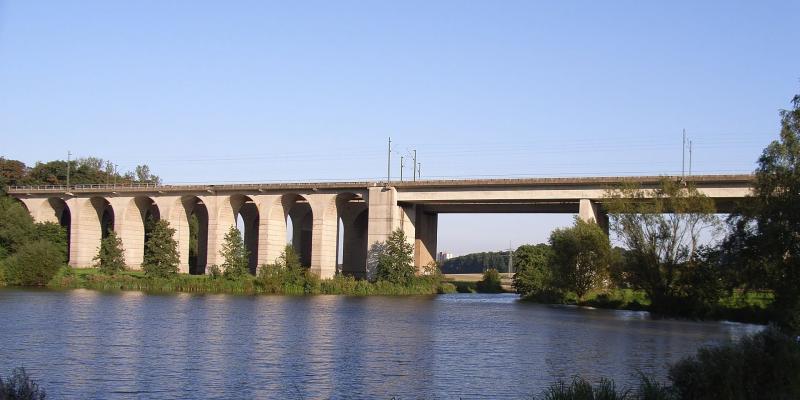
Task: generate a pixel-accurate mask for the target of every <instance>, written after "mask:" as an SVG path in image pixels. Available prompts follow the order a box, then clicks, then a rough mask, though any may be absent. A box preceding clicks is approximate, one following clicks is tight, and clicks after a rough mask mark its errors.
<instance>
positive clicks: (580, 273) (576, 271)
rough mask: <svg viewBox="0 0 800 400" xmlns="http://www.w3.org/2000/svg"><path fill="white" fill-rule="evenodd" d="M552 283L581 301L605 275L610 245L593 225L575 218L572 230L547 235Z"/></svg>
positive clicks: (604, 235) (561, 230)
mask: <svg viewBox="0 0 800 400" xmlns="http://www.w3.org/2000/svg"><path fill="white" fill-rule="evenodd" d="M550 246H551V247H552V251H553V256H552V257H551V265H552V269H553V273H554V277H555V279H554V282H555V283H556V285H557V286H558V287H559V288H561V289H562V290H571V291H573V292H575V293H576V294H577V295H578V299H579V300H582V299H583V296H584V295H586V293H587V292H589V290H591V289H593V288H595V287H597V286H598V285H599V284H600V283H601V281H602V280H603V278H605V277H606V276H607V275H608V264H609V260H610V253H611V244H610V242H609V240H608V237H607V236H606V234H605V233H604V232H603V230H602V229H601V228H600V227H599V226H598V225H597V224H595V223H594V222H584V221H583V220H581V219H580V218H575V224H574V225H573V226H572V227H571V228H565V229H556V230H554V231H553V232H552V233H551V234H550Z"/></svg>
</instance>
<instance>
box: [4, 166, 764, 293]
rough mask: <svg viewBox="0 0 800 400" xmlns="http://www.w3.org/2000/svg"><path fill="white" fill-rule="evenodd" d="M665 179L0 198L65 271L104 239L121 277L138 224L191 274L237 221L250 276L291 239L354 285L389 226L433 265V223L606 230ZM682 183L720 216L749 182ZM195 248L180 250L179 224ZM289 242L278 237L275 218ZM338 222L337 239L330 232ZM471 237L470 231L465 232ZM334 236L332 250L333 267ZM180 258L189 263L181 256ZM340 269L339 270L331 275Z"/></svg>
mask: <svg viewBox="0 0 800 400" xmlns="http://www.w3.org/2000/svg"><path fill="white" fill-rule="evenodd" d="M663 178H665V177H659V176H639V177H589V178H585V177H584V178H531V179H483V180H475V179H472V180H424V181H416V182H409V181H405V182H396V181H395V182H390V183H388V184H387V183H386V182H320V183H265V184H225V185H152V184H135V185H71V186H70V187H65V186H27V187H17V186H12V187H9V188H8V193H9V194H10V195H11V196H13V197H14V198H16V199H19V200H20V201H21V202H22V203H23V204H24V205H25V207H26V208H27V210H28V211H29V212H30V214H31V215H32V216H33V218H34V220H36V221H37V222H41V221H50V222H55V223H60V224H62V225H63V226H65V227H66V228H67V232H68V236H69V264H70V265H71V266H75V267H83V266H89V265H91V264H92V258H93V257H94V256H95V255H96V254H97V249H98V247H99V245H100V241H101V239H102V238H103V237H104V236H105V235H106V234H107V233H108V232H110V231H112V230H113V231H115V232H116V233H117V234H118V236H119V237H120V239H121V240H122V243H123V247H124V248H125V260H126V262H127V264H128V266H129V267H130V268H131V269H139V268H140V264H141V262H142V258H143V255H144V241H145V235H146V232H145V221H147V219H148V218H154V219H165V220H167V221H169V223H170V225H171V226H172V227H173V228H174V229H175V230H176V238H175V239H176V241H177V242H178V252H179V255H180V271H181V272H187V273H193V274H202V273H205V271H206V266H209V265H213V264H218V265H219V264H222V261H223V260H222V259H221V257H220V254H219V250H220V246H221V244H222V241H223V238H224V236H225V233H226V232H227V231H228V229H229V228H230V227H231V226H232V225H235V224H236V219H237V216H240V217H241V219H242V221H243V222H244V227H245V229H244V240H245V244H246V245H247V248H248V250H249V251H250V253H251V256H250V268H251V271H255V268H256V266H258V265H261V264H265V263H272V262H274V261H275V259H276V258H277V257H278V256H279V255H280V253H281V251H282V250H283V248H284V246H285V245H286V244H287V237H289V236H291V242H292V245H293V246H294V247H295V249H297V251H298V254H299V255H300V258H301V262H302V263H303V264H304V265H307V266H309V267H310V268H311V270H312V271H314V272H316V273H318V274H319V275H320V276H321V277H323V278H328V277H331V276H333V275H334V274H336V273H337V269H338V272H342V273H344V274H350V275H354V276H358V277H361V276H364V275H365V274H366V271H367V264H368V262H369V258H370V257H369V252H370V247H371V245H372V244H374V243H376V242H381V241H383V240H385V239H386V238H387V237H388V236H389V234H391V232H392V231H393V230H395V229H397V228H401V229H403V230H404V231H405V232H406V234H407V236H408V238H409V241H413V244H414V262H415V265H416V266H417V267H421V266H424V265H426V264H428V263H429V262H430V261H433V260H434V259H435V255H436V236H437V221H438V214H440V213H519V212H523V213H574V214H578V216H579V217H580V218H582V219H584V220H587V221H588V220H594V221H596V222H598V223H599V224H600V225H601V226H603V225H605V226H606V229H607V221H608V218H607V215H606V214H605V211H604V209H603V198H604V196H605V193H606V191H607V190H608V189H610V188H613V187H617V186H619V185H620V184H623V183H635V184H638V185H640V186H641V187H643V188H654V187H656V186H657V185H658V183H659V181H660V180H661V179H663ZM667 178H669V179H684V180H685V181H688V182H692V183H693V184H695V185H696V186H697V187H698V189H699V190H700V191H701V192H702V193H704V194H705V195H707V196H709V197H711V198H713V199H714V201H715V204H716V206H717V210H718V211H719V212H729V211H730V210H731V208H732V207H733V205H734V204H735V202H736V201H737V200H739V199H741V198H743V197H744V196H746V195H747V194H749V193H750V186H751V184H752V181H753V177H752V176H751V175H695V176H690V177H684V178H680V177H667ZM193 216H194V217H196V218H197V221H198V224H197V225H198V226H197V228H196V229H197V243H196V244H193V247H194V248H193V249H192V251H190V220H193V219H194V218H193ZM288 219H291V221H292V224H291V226H292V232H291V233H288V232H287V229H288V228H287V226H288V223H287V220H288ZM340 220H341V222H342V226H343V229H342V230H340V229H339V221H340ZM475 228H476V229H480V227H475ZM340 238H341V242H342V243H343V251H342V257H341V259H338V248H337V247H338V243H339V240H340ZM190 255H191V256H190ZM339 266H340V268H339Z"/></svg>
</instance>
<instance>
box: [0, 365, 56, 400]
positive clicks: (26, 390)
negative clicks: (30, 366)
mask: <svg viewBox="0 0 800 400" xmlns="http://www.w3.org/2000/svg"><path fill="white" fill-rule="evenodd" d="M45 397H46V393H45V391H44V389H41V388H39V385H38V384H37V383H36V382H35V381H34V380H33V379H31V377H30V376H29V375H28V373H27V372H25V368H15V369H14V371H12V372H11V377H10V378H8V380H4V379H3V377H2V376H0V399H2V400H44V399H45Z"/></svg>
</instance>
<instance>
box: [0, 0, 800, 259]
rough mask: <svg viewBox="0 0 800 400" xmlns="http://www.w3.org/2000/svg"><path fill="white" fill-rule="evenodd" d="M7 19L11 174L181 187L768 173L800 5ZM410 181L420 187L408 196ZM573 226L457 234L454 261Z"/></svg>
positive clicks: (0, 25) (449, 232) (793, 69)
mask: <svg viewBox="0 0 800 400" xmlns="http://www.w3.org/2000/svg"><path fill="white" fill-rule="evenodd" d="M697 3H701V2H693V1H692V2H658V3H657V2H641V1H619V2H595V1H585V2H583V1H581V2H577V1H576V2H534V1H519V2H516V1H503V2H489V1H483V2H477V1H476V2H465V1H436V2H434V1H419V2H416V1H402V2H399V1H397V2H388V1H387V2H361V1H359V2H346V1H338V2H330V1H325V2H323V1H320V2H264V1H252V2H248V1H236V2H222V1H217V2H203V1H136V2H121V1H114V2H112V1H75V2H65V1H50V2H48V1H41V2H30V1H2V0H0V155H2V156H5V157H9V158H14V159H20V160H23V161H25V162H26V163H30V164H32V163H34V162H35V161H37V160H52V159H58V158H65V157H66V153H67V151H68V150H70V151H72V153H73V154H75V155H77V156H89V155H93V156H98V157H102V158H106V159H110V160H113V161H115V162H116V163H118V164H119V165H120V168H121V169H123V170H127V169H132V168H133V167H134V166H135V165H136V164H141V163H147V164H149V165H150V166H151V168H152V169H153V171H154V172H155V173H156V174H158V175H160V176H161V177H162V178H163V179H164V180H165V182H167V183H184V182H221V181H226V182H232V181H237V182H243V181H247V182H253V181H258V182H269V181H278V180H323V179H325V180H356V179H358V180H363V179H385V174H386V140H387V137H388V136H392V139H393V141H394V142H395V149H396V153H395V155H394V157H395V160H397V161H398V162H395V163H394V164H395V165H394V166H393V168H394V175H395V176H398V175H399V156H400V155H401V154H407V153H408V152H409V150H411V149H417V151H418V154H419V161H420V162H421V163H422V176H423V178H436V177H479V176H575V175H620V174H622V175H632V174H668V173H675V172H678V171H680V169H681V130H682V129H686V131H687V133H688V135H689V137H690V138H691V139H692V140H693V143H694V157H693V169H694V171H695V172H697V173H735V172H749V171H751V170H752V169H753V167H754V161H755V159H756V158H757V156H758V154H759V152H760V151H761V149H762V148H763V147H764V146H765V145H766V144H767V143H768V142H769V141H770V140H772V139H773V138H775V137H776V136H777V132H778V116H777V112H778V110H779V109H780V108H786V107H788V106H789V100H790V99H791V97H792V95H794V94H795V93H798V92H800V81H799V80H798V79H799V78H800V51H798V40H797V38H798V32H800V31H798V29H797V25H798V16H800V2H797V1H786V2H728V1H725V2H722V1H720V2H702V4H697ZM410 174H411V170H410V169H408V170H406V171H405V175H406V176H409V175H410ZM570 219H571V216H484V215H480V216H477V215H473V216H452V215H448V216H442V217H441V218H440V235H439V248H440V249H441V250H450V251H452V252H455V253H464V252H468V251H472V250H489V249H497V248H505V247H508V244H509V242H512V243H513V244H514V245H518V244H520V243H524V242H538V241H541V240H544V239H545V238H546V236H547V233H548V232H549V231H550V229H551V228H552V227H553V226H558V225H563V224H568V223H569V222H570Z"/></svg>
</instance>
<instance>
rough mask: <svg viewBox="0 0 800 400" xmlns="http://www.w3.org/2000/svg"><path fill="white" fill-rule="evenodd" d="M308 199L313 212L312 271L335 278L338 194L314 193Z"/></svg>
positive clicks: (321, 276) (325, 276) (323, 277)
mask: <svg viewBox="0 0 800 400" xmlns="http://www.w3.org/2000/svg"><path fill="white" fill-rule="evenodd" d="M308 201H309V203H310V204H311V212H312V214H313V231H312V239H311V272H314V273H316V274H318V275H319V276H320V278H322V279H327V278H333V276H334V275H335V274H336V252H337V244H338V243H337V240H336V232H337V228H338V225H339V215H338V210H337V205H336V194H330V193H320V194H312V195H309V196H308Z"/></svg>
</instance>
